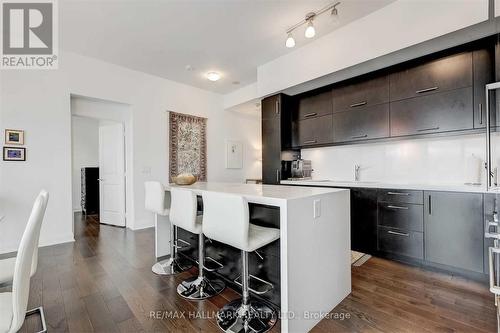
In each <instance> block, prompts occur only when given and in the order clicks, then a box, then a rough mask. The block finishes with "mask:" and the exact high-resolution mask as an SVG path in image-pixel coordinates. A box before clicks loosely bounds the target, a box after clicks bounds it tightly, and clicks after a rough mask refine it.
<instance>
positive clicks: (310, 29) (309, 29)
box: [285, 2, 340, 48]
mask: <svg viewBox="0 0 500 333" xmlns="http://www.w3.org/2000/svg"><path fill="white" fill-rule="evenodd" d="M338 5H340V2H336V3H333V4H330V5H328V6H326V7H323V8H322V9H320V10H318V11H316V12H310V13H308V14H307V15H306V16H305V18H304V19H303V20H302V21H300V22H298V23H297V24H295V25H293V26H292V27H290V28H289V29H288V30H287V31H286V34H287V37H286V42H285V46H286V47H288V48H292V47H294V46H295V39H294V38H293V36H292V32H293V31H294V30H295V29H297V28H298V27H300V26H302V25H304V24H306V25H307V26H306V30H305V31H304V36H305V37H306V38H313V37H314V36H315V35H316V29H315V28H314V23H313V20H314V19H315V18H316V17H317V16H319V15H321V14H323V13H325V12H327V11H330V15H332V16H333V17H334V18H335V20H337V19H338V15H339V11H338V9H337V6H338Z"/></svg>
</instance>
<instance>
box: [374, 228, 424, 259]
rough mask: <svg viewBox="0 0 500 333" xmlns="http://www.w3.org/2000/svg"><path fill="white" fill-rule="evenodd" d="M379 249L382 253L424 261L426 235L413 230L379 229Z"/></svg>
mask: <svg viewBox="0 0 500 333" xmlns="http://www.w3.org/2000/svg"><path fill="white" fill-rule="evenodd" d="M378 249H379V251H382V252H388V253H393V254H397V255H401V256H406V257H411V258H416V259H423V258H424V234H423V233H422V232H417V231H411V230H405V231H402V230H399V229H393V228H388V227H383V226H379V227H378Z"/></svg>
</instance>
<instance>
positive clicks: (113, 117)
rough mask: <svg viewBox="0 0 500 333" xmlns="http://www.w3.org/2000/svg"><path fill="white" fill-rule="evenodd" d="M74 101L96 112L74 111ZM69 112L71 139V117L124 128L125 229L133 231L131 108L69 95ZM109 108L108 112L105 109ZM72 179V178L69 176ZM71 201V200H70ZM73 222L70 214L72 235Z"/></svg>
mask: <svg viewBox="0 0 500 333" xmlns="http://www.w3.org/2000/svg"><path fill="white" fill-rule="evenodd" d="M74 101H83V102H84V103H93V104H94V103H95V105H96V106H98V110H95V111H94V110H90V111H89V110H84V111H82V110H76V108H75V107H74ZM69 104H70V107H69V110H70V132H71V138H73V130H72V126H71V120H72V118H73V117H83V118H91V119H96V120H102V121H111V122H120V123H122V124H123V127H124V136H125V162H124V163H125V227H126V228H128V229H132V230H135V227H134V226H135V223H134V222H135V219H134V179H133V170H134V165H133V160H134V159H133V150H132V149H133V137H132V108H131V105H130V104H125V103H120V102H115V101H110V100H104V99H99V98H93V97H87V96H82V95H76V94H70V95H69ZM107 106H110V107H109V110H106V109H107ZM70 151H71V154H70V156H72V153H73V142H71V146H70ZM69 164H70V166H69V168H70V175H72V170H73V158H72V157H71V158H70V163H69ZM71 177H72V176H71ZM69 183H70V188H69V191H70V193H73V182H72V179H71V181H70V182H69ZM71 201H72V200H71ZM71 212H73V205H72V203H71ZM74 220H75V215H74V214H73V213H72V229H73V234H74Z"/></svg>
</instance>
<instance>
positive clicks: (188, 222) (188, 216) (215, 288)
mask: <svg viewBox="0 0 500 333" xmlns="http://www.w3.org/2000/svg"><path fill="white" fill-rule="evenodd" d="M170 193H171V196H172V204H171V206H170V221H171V223H172V224H174V225H175V226H177V227H180V228H182V229H185V230H187V231H189V232H192V233H194V234H197V235H198V240H199V241H198V276H194V277H192V278H189V279H187V280H185V281H183V282H181V283H180V284H179V285H178V286H177V293H178V294H179V295H180V296H182V297H184V298H187V299H191V300H200V299H205V298H209V297H212V296H215V295H217V294H219V293H220V292H221V291H222V290H224V288H225V287H226V285H225V284H224V282H223V281H222V280H221V279H218V278H213V279H209V278H207V277H206V276H205V272H204V271H205V236H203V233H202V230H201V224H202V223H201V222H202V218H203V216H197V215H196V214H197V207H198V200H197V198H196V194H194V193H193V192H192V191H189V190H185V189H179V188H172V189H171V192H170Z"/></svg>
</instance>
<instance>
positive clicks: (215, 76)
mask: <svg viewBox="0 0 500 333" xmlns="http://www.w3.org/2000/svg"><path fill="white" fill-rule="evenodd" d="M205 77H206V78H207V79H209V80H210V81H212V82H215V81H218V80H219V79H220V73H217V72H213V71H212V72H208V73H207V74H205Z"/></svg>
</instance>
